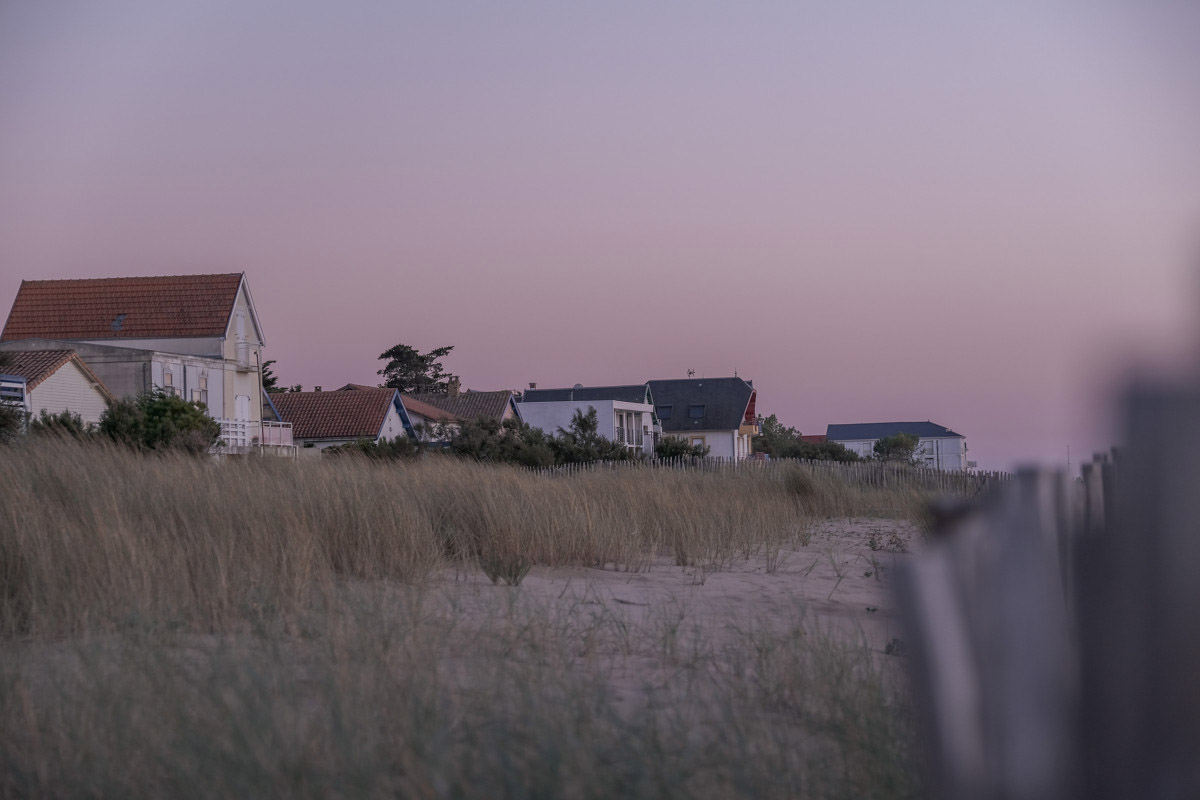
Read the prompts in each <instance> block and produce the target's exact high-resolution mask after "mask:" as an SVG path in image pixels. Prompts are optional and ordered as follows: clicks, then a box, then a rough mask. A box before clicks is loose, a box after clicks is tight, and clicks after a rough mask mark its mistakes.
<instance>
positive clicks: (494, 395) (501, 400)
mask: <svg viewBox="0 0 1200 800" xmlns="http://www.w3.org/2000/svg"><path fill="white" fill-rule="evenodd" d="M410 400H416V401H417V402H418V403H421V404H423V405H425V406H428V407H431V408H434V409H438V410H440V411H443V412H447V413H449V414H451V415H453V416H454V417H456V418H457V420H458V421H459V422H462V421H463V420H476V419H487V420H493V421H495V422H504V421H505V420H510V419H517V420H519V419H521V415H520V413H519V412H518V411H517V401H516V398H515V397H514V393H513V392H512V391H511V390H509V389H501V390H499V391H495V392H477V391H474V390H472V389H467V390H465V391H464V390H462V389H460V388H459V383H458V379H457V378H452V379H451V380H450V383H449V385H448V386H447V389H446V391H445V392H420V393H414V394H406V395H404V402H405V404H407V403H408V402H409V401H410Z"/></svg>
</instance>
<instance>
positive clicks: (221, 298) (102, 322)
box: [0, 273, 252, 341]
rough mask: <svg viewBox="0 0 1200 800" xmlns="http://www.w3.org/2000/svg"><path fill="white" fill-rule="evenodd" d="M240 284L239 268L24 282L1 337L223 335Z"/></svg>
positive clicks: (59, 337) (60, 337)
mask: <svg viewBox="0 0 1200 800" xmlns="http://www.w3.org/2000/svg"><path fill="white" fill-rule="evenodd" d="M241 286H242V275H241V274H239V273H231V274H225V275H171V276H157V277H145V278H87V279H81V280H47V281H22V282H21V288H20V289H18V290H17V296H16V298H15V299H14V300H13V305H12V309H11V310H10V311H9V314H8V319H7V321H6V322H5V324H4V331H3V333H2V334H0V341H12V340H15V339H34V338H44V339H67V340H71V339H146V338H174V337H194V338H201V337H221V336H224V335H225V331H226V329H227V327H228V325H229V320H230V315H231V313H232V311H233V308H234V305H235V302H236V300H237V299H238V294H239V289H240V287H241ZM246 296H247V302H248V303H249V300H248V297H249V295H248V294H247V295H246ZM250 307H251V308H252V305H251V306H250Z"/></svg>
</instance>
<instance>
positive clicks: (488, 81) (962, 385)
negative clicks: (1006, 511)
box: [0, 0, 1200, 468]
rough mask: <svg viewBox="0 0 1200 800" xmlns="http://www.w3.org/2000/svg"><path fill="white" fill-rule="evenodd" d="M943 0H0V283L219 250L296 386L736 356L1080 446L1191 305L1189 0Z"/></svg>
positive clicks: (730, 361) (1055, 455)
mask: <svg viewBox="0 0 1200 800" xmlns="http://www.w3.org/2000/svg"><path fill="white" fill-rule="evenodd" d="M976 5H977V4H966V3H957V2H925V3H901V4H897V3H882V2H880V3H868V4H844V3H823V4H816V3H813V4H802V3H761V4H731V3H706V2H693V3H662V4H653V5H652V4H648V3H644V2H639V3H610V2H606V3H597V4H577V3H543V4H530V3H521V4H510V3H472V4H460V3H452V2H447V3H425V4H403V3H362V4H356V5H354V6H353V7H352V8H351V7H347V6H349V4H335V3H321V4H318V3H291V2H290V3H265V2H264V3H244V2H225V3H219V2H195V3H183V2H180V3H154V2H138V3H132V2H114V3H103V4H98V3H84V2H78V3H71V2H63V3H2V2H0V303H2V304H3V305H4V306H5V308H7V305H8V304H9V303H11V298H12V297H13V295H14V294H15V292H16V289H17V286H18V284H19V282H20V280H21V279H22V278H26V279H35V278H74V277H103V276H114V275H150V274H179V273H189V272H231V271H245V272H246V273H247V275H248V279H249V282H250V287H251V289H252V291H253V293H254V299H255V302H256V304H257V307H258V311H259V314H260V316H261V318H262V321H263V324H264V327H265V329H266V335H267V345H268V347H267V357H268V358H273V359H276V360H277V362H278V363H277V365H276V370H277V372H278V374H279V376H280V379H281V380H282V381H283V382H285V383H289V384H290V383H303V384H305V386H308V387H310V386H312V385H313V384H323V385H325V386H326V387H329V388H332V387H334V386H337V385H340V384H342V383H345V382H347V381H358V382H368V381H371V382H374V381H375V380H377V379H376V378H375V376H374V373H375V370H377V369H378V368H379V363H378V362H377V361H376V358H375V357H376V356H377V355H378V354H379V353H380V352H382V351H383V350H384V349H386V348H387V347H389V346H391V345H392V344H395V343H397V342H404V343H406V344H410V345H413V346H416V347H418V348H420V349H422V350H426V349H429V348H433V347H437V346H441V345H447V344H449V345H454V346H455V348H456V349H455V351H454V353H453V354H452V355H451V357H450V358H449V359H448V361H447V366H448V368H449V369H450V371H452V372H454V373H457V374H460V375H461V376H462V378H463V383H464V385H466V386H469V387H473V388H478V389H492V388H505V387H507V388H520V387H524V386H525V385H527V383H528V382H529V381H537V382H538V384H539V386H543V387H549V386H557V385H571V384H574V383H576V382H580V383H585V384H587V383H593V384H607V383H632V382H641V381H644V380H647V379H650V378H669V377H685V376H686V373H687V370H688V369H694V370H696V371H697V373H698V374H701V375H708V376H718V375H729V374H732V373H733V372H734V370H737V372H738V374H739V375H742V376H743V377H747V378H752V379H753V380H754V382H755V386H757V387H758V389H759V402H758V407H759V410H760V411H761V412H763V413H767V414H769V413H776V414H778V415H779V417H780V419H781V420H782V421H783V422H785V423H786V424H789V425H793V426H796V427H798V428H799V429H800V430H802V431H803V432H805V433H823V432H824V429H825V425H826V424H827V423H831V422H867V421H884V420H910V419H921V420H923V419H932V420H933V421H935V422H939V423H942V424H944V425H948V426H950V427H952V428H954V429H956V430H958V431H960V432H962V433H964V434H965V435H966V436H967V441H968V443H969V446H970V449H971V454H970V457H971V458H973V459H976V460H978V461H979V463H980V465H981V466H983V467H989V468H1007V467H1010V466H1012V465H1013V464H1014V463H1016V462H1018V461H1028V460H1033V461H1043V462H1053V461H1062V460H1064V459H1065V455H1066V448H1067V446H1068V445H1070V447H1071V452H1072V455H1073V458H1074V457H1075V455H1076V454H1078V455H1083V454H1085V453H1088V452H1090V451H1092V450H1095V449H1102V448H1104V447H1106V446H1107V445H1108V444H1110V443H1111V441H1112V435H1111V434H1110V433H1109V432H1108V428H1107V425H1108V419H1107V412H1106V410H1105V404H1104V403H1102V402H1098V401H1097V399H1096V398H1097V396H1098V395H1097V391H1098V390H1100V389H1102V388H1104V387H1106V386H1107V385H1108V384H1109V383H1110V382H1111V381H1112V380H1113V378H1114V377H1115V376H1116V375H1118V374H1119V373H1120V372H1121V370H1122V369H1123V368H1124V367H1125V366H1127V365H1128V364H1129V363H1131V360H1132V359H1133V358H1134V357H1135V356H1136V357H1139V358H1141V357H1148V356H1149V357H1154V358H1156V359H1159V360H1169V359H1170V358H1172V357H1175V358H1179V357H1181V356H1182V355H1183V354H1186V353H1188V352H1190V351H1191V350H1192V349H1193V348H1192V345H1193V344H1194V343H1195V341H1196V340H1197V339H1198V338H1200V336H1198V334H1197V331H1198V330H1200V328H1198V326H1197V325H1196V324H1195V318H1196V317H1197V314H1196V311H1197V308H1200V278H1197V277H1196V272H1197V270H1196V269H1195V266H1196V265H1198V264H1200V146H1198V145H1197V143H1198V142H1200V48H1197V47H1196V42H1198V41H1200V5H1197V4H1194V3H1183V2H1179V3H1170V2H1166V0H1164V2H1161V3H1140V2H1132V1H1131V2H1127V3H1116V2H1092V3H1085V2H1048V3H1023V2H1017V3H997V4H991V5H992V7H991V8H990V9H983V8H982V5H983V4H978V6H980V7H974V6H976ZM851 6H853V8H851ZM352 9H353V10H352Z"/></svg>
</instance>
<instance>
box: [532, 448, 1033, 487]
mask: <svg viewBox="0 0 1200 800" xmlns="http://www.w3.org/2000/svg"><path fill="white" fill-rule="evenodd" d="M797 467H800V468H803V469H810V470H814V471H822V472H825V473H827V474H832V475H837V476H838V477H840V478H841V479H842V480H845V481H846V482H847V483H849V484H851V485H854V486H872V487H877V488H920V489H925V490H928V491H931V492H935V493H939V494H947V495H957V496H966V497H975V496H976V495H978V494H980V493H981V492H983V491H984V490H985V489H986V488H987V487H988V486H991V485H994V484H997V483H1001V482H1004V481H1006V480H1008V479H1009V478H1011V477H1012V476H1010V475H1009V474H1008V473H1005V472H982V471H976V470H963V471H954V470H937V469H928V468H925V467H916V466H908V465H901V464H891V463H887V462H881V461H859V462H849V463H842V462H837V461H810V460H805V459H771V460H769V461H767V460H760V459H754V458H748V459H741V460H737V459H732V458H712V457H709V458H647V459H631V460H628V461H592V462H588V463H584V464H560V465H557V466H552V467H531V468H530V469H531V470H532V471H533V472H535V473H537V474H539V475H547V476H564V475H579V474H581V473H586V472H597V471H613V470H625V471H638V470H656V469H665V470H688V471H698V472H716V473H724V474H740V473H755V474H767V475H776V474H780V473H782V472H785V471H787V470H792V469H796V468H797Z"/></svg>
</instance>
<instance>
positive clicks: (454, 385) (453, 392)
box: [446, 375, 459, 397]
mask: <svg viewBox="0 0 1200 800" xmlns="http://www.w3.org/2000/svg"><path fill="white" fill-rule="evenodd" d="M458 387H459V383H458V376H457V375H451V376H450V380H448V381H446V396H447V397H458Z"/></svg>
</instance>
